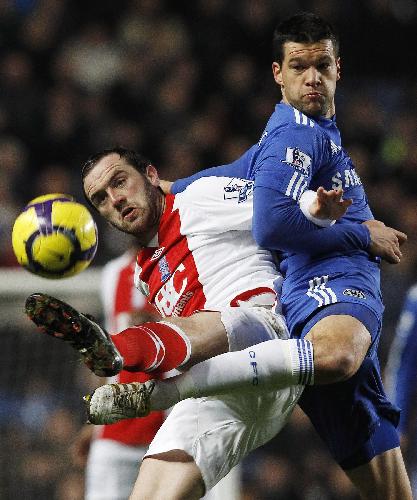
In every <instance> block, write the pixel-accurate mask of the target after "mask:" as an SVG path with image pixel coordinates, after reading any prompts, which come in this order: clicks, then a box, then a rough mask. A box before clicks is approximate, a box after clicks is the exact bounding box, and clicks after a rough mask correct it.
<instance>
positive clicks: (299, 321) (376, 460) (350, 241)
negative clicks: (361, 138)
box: [171, 13, 412, 500]
mask: <svg viewBox="0 0 417 500" xmlns="http://www.w3.org/2000/svg"><path fill="white" fill-rule="evenodd" d="M273 47H274V62H273V65H272V70H273V77H274V79H275V81H276V83H277V84H278V85H279V86H280V88H281V92H282V101H281V102H280V103H279V104H278V105H277V106H276V108H275V111H274V113H273V114H272V116H271V117H270V119H269V121H268V123H267V125H266V127H265V130H264V132H263V134H262V136H261V138H260V140H259V142H258V144H256V145H254V146H253V147H252V148H250V149H249V150H248V151H247V152H246V153H245V154H244V155H243V156H242V157H241V158H239V159H238V160H237V161H235V162H234V163H232V164H230V165H225V166H222V167H217V168H216V167H215V168H214V169H208V170H207V171H203V172H199V173H198V174H196V175H194V176H191V178H188V179H183V180H179V181H176V182H175V183H174V184H173V186H172V188H171V191H172V192H173V193H177V192H179V191H181V190H183V189H184V188H185V187H186V186H187V185H188V184H189V183H190V182H192V181H193V180H194V179H196V178H197V177H199V176H201V175H228V176H231V175H233V176H236V177H243V178H246V179H253V180H254V181H255V191H254V219H253V234H254V237H255V240H256V241H257V243H258V244H259V245H260V246H263V247H265V248H268V249H270V250H276V251H277V252H278V253H279V257H280V262H281V272H282V273H283V274H284V277H285V279H284V283H283V288H282V295H281V301H282V306H283V313H284V315H285V317H286V319H287V323H288V327H289V329H290V332H291V335H292V337H295V338H304V337H306V338H307V339H308V340H310V341H311V342H312V345H313V346H314V366H313V363H312V362H311V360H306V365H307V366H309V365H311V380H313V371H314V385H311V386H307V387H306V389H305V391H304V393H303V396H302V398H301V400H300V406H301V407H302V408H303V410H304V411H305V413H306V414H307V415H308V416H309V418H310V420H311V421H312V423H313V425H314V427H315V428H316V430H317V431H318V433H319V434H320V436H321V438H322V439H323V440H324V442H325V443H326V445H327V446H328V448H329V450H330V452H331V453H332V455H333V457H334V458H335V459H336V461H337V462H338V463H339V464H340V465H341V467H342V468H343V469H344V470H345V472H346V474H347V475H348V476H349V477H350V479H351V480H352V482H353V483H354V484H355V485H356V487H357V488H358V490H359V491H360V493H361V495H362V497H363V498H369V499H370V498H373V499H375V498H378V499H401V500H404V499H411V498H412V495H411V489H410V485H409V480H408V477H407V474H406V471H405V467H404V463H403V458H402V454H401V450H400V447H399V439H398V434H397V430H396V426H397V424H398V419H399V410H398V408H397V407H395V406H394V405H392V404H391V403H390V402H389V400H388V399H387V397H386V395H385V392H384V389H383V386H382V382H381V377H380V368H379V362H378V358H377V347H378V342H379V337H380V333H381V324H382V313H383V309H384V306H383V303H382V298H381V294H380V282H379V280H380V265H379V259H378V258H376V257H373V255H376V254H377V252H373V251H372V250H373V247H374V246H375V245H378V238H379V236H372V238H371V233H370V230H371V231H374V232H375V231H376V232H378V230H379V229H380V230H381V234H380V237H381V242H382V241H384V243H385V244H387V243H388V250H387V252H386V254H385V255H381V254H379V255H381V256H382V257H383V258H384V259H385V260H387V261H388V262H391V263H397V262H399V260H400V257H401V251H400V249H399V246H400V244H402V243H403V242H404V241H405V239H406V237H405V235H404V234H403V233H400V232H398V231H395V230H394V229H391V228H386V227H382V226H383V225H382V223H378V222H377V221H370V222H367V223H365V224H363V223H364V222H365V221H369V220H370V219H373V216H372V213H371V210H370V208H369V206H368V202H367V198H366V195H365V192H364V189H363V186H362V183H361V180H360V178H359V176H358V175H357V173H356V172H355V168H354V165H353V164H352V161H351V159H350V158H349V156H348V155H347V153H346V152H345V151H344V150H343V148H342V146H341V138H340V133H339V130H338V128H337V125H336V121H335V101H334V95H335V90H336V82H337V81H338V80H339V78H340V58H339V42H338V39H337V37H336V35H335V34H334V31H333V29H332V28H331V26H330V25H329V24H328V23H326V22H325V21H324V20H322V19H321V18H319V17H318V16H316V15H314V14H310V13H303V14H298V15H295V16H293V17H291V18H289V19H287V20H285V21H284V22H282V23H281V24H280V25H279V26H278V27H277V29H276V30H275V32H274V39H273ZM323 188H324V189H325V190H331V189H343V192H344V194H345V196H346V197H347V198H350V199H351V200H352V205H351V206H350V207H349V209H348V210H347V212H346V214H345V215H344V216H343V217H342V218H341V219H340V220H338V221H337V223H336V224H335V225H333V226H331V227H328V228H320V227H318V226H317V225H315V224H314V223H313V222H311V221H309V220H307V219H306V218H305V217H304V215H303V214H302V212H301V210H300V208H299V205H298V204H297V202H298V201H299V199H300V197H301V195H302V194H303V193H304V191H305V190H307V189H310V190H319V193H320V191H322V190H323ZM378 224H379V225H380V226H379V227H378ZM390 229H391V232H390V231H389V230H390ZM373 234H376V233H373ZM236 354H237V353H228V354H226V355H223V356H228V357H230V361H231V362H232V359H233V358H232V357H231V356H233V355H236ZM224 376H225V377H227V376H228V374H227V373H225V374H224ZM307 378H308V377H307Z"/></svg>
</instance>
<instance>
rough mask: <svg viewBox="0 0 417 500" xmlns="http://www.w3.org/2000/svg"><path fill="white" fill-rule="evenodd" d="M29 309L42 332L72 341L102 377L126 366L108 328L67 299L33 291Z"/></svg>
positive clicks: (28, 299)
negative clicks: (63, 300)
mask: <svg viewBox="0 0 417 500" xmlns="http://www.w3.org/2000/svg"><path fill="white" fill-rule="evenodd" d="M25 311H26V314H27V315H28V316H29V318H30V319H31V320H32V321H33V322H34V323H35V324H36V326H38V327H39V329H40V330H41V331H42V332H44V333H46V334H48V335H51V336H52V337H55V338H58V339H62V340H65V341H66V342H68V343H69V344H71V345H72V347H73V348H74V349H76V350H77V351H78V352H79V353H80V354H81V356H82V359H83V361H84V363H85V364H86V365H87V367H88V368H89V369H90V370H91V371H92V372H94V373H95V374H96V375H98V376H99V377H110V376H113V375H116V374H117V373H119V372H120V370H121V369H122V368H123V357H122V356H121V354H120V353H119V351H118V350H117V348H116V347H115V346H114V344H113V342H112V341H111V340H110V337H109V335H108V334H107V332H106V331H105V330H104V329H103V328H101V327H100V326H99V325H98V324H97V323H96V322H95V321H94V320H92V319H90V318H89V317H87V316H86V315H84V314H81V313H79V312H78V311H76V310H75V309H74V308H73V307H71V306H70V305H68V304H66V303H65V302H62V301H61V300H58V299H56V298H55V297H51V296H50V295H46V294H44V293H33V294H32V295H30V296H29V297H28V298H27V299H26V304H25Z"/></svg>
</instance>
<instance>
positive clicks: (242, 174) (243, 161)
mask: <svg viewBox="0 0 417 500" xmlns="http://www.w3.org/2000/svg"><path fill="white" fill-rule="evenodd" d="M253 150H254V146H252V147H251V148H250V149H249V150H248V151H246V153H244V154H243V155H242V156H241V157H240V158H238V159H237V160H235V161H234V162H232V163H228V164H226V165H220V166H218V167H211V168H206V169H205V170H200V172H197V173H196V174H193V175H190V177H185V178H184V179H178V180H176V181H175V182H174V183H173V184H172V186H171V193H172V194H178V193H181V192H182V191H184V189H185V188H186V187H187V186H188V185H189V184H191V183H192V182H194V181H196V180H197V179H200V178H201V177H238V178H240V179H248V177H247V176H248V170H249V161H250V158H251V156H252V154H253Z"/></svg>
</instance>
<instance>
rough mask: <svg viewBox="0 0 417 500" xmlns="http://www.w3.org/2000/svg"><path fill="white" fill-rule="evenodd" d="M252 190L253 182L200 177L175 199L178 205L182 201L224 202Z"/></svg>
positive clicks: (218, 177) (228, 178)
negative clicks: (208, 200)
mask: <svg viewBox="0 0 417 500" xmlns="http://www.w3.org/2000/svg"><path fill="white" fill-rule="evenodd" d="M249 188H253V181H251V180H248V179H242V178H240V177H232V176H230V177H229V176H227V177H226V176H211V177H201V178H200V179H196V180H195V181H194V182H192V183H191V184H189V185H188V186H187V188H186V189H185V190H184V191H182V192H181V193H178V194H177V195H176V196H175V198H176V202H177V203H178V202H179V201H180V200H182V199H183V200H184V201H188V202H189V201H191V200H196V201H202V200H204V199H211V200H212V199H216V200H219V201H226V200H229V199H231V197H234V195H236V197H238V194H239V193H241V192H242V191H246V192H247V191H248V190H249Z"/></svg>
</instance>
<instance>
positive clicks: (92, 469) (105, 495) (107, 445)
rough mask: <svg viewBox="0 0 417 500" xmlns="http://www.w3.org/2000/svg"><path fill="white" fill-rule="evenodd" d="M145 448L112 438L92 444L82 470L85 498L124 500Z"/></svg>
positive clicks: (93, 499)
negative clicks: (84, 467)
mask: <svg viewBox="0 0 417 500" xmlns="http://www.w3.org/2000/svg"><path fill="white" fill-rule="evenodd" d="M145 451H146V447H142V446H128V445H126V444H123V443H119V442H117V441H113V440H111V439H96V440H94V441H93V442H92V443H91V446H90V451H89V454H88V461H87V468H86V473H85V499H86V500H127V499H128V498H129V496H130V494H131V493H132V490H133V486H134V485H135V482H136V478H137V477H138V473H139V466H140V464H141V462H142V458H143V456H144V454H145Z"/></svg>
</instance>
